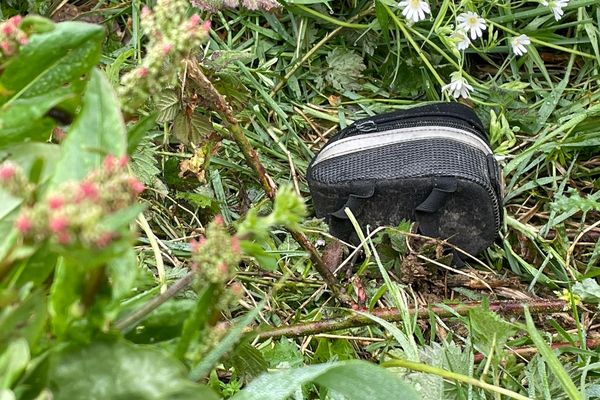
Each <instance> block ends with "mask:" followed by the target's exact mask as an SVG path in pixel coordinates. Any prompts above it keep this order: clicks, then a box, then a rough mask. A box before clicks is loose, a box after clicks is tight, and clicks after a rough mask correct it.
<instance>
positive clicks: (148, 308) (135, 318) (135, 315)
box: [114, 272, 196, 334]
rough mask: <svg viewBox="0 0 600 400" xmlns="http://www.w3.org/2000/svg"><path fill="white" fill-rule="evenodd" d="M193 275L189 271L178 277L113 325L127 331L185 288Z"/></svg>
mask: <svg viewBox="0 0 600 400" xmlns="http://www.w3.org/2000/svg"><path fill="white" fill-rule="evenodd" d="M195 275H196V274H195V273H194V272H190V273H188V274H187V275H185V276H184V277H183V278H180V279H179V280H178V281H177V282H175V283H174V284H173V285H172V286H170V287H169V288H168V289H167V290H165V292H164V293H161V294H160V295H158V296H156V297H154V298H153V299H151V300H150V301H148V302H147V303H145V304H144V305H143V306H141V307H140V308H139V309H137V310H135V311H133V312H132V313H131V314H129V315H126V316H125V317H123V318H122V319H120V320H118V321H116V322H115V323H114V327H115V328H116V329H118V330H120V331H121V333H122V334H126V333H127V332H129V331H130V330H132V329H133V328H135V327H136V326H137V324H139V323H140V322H142V321H143V320H144V319H145V318H146V317H147V316H148V314H150V313H151V312H152V311H154V310H156V309H157V308H158V307H160V306H161V305H162V304H164V303H165V302H166V301H167V300H169V299H171V298H172V297H174V296H175V295H176V294H177V293H179V292H180V291H182V290H183V289H185V288H186V287H187V286H188V285H189V284H190V283H192V281H193V280H194V276H195Z"/></svg>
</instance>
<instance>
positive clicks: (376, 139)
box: [312, 125, 492, 167]
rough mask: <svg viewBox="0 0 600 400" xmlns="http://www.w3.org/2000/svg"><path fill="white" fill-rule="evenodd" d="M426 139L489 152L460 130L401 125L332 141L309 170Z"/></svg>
mask: <svg viewBox="0 0 600 400" xmlns="http://www.w3.org/2000/svg"><path fill="white" fill-rule="evenodd" d="M378 128H379V127H378ZM369 129H372V125H370V126H369ZM426 139H448V140H454V141H457V142H461V143H463V144H466V145H468V146H471V147H474V148H476V149H478V150H480V151H482V152H484V153H485V154H486V155H487V154H492V150H491V149H490V147H489V146H488V145H487V143H486V142H485V141H484V140H482V139H481V138H480V137H479V136H478V135H476V134H475V133H471V132H467V131H465V129H464V128H462V127H461V128H455V127H449V126H431V125H427V126H416V127H406V126H405V125H402V127H400V128H396V129H391V130H390V129H389V128H387V129H385V130H383V131H374V132H373V131H370V132H369V133H364V134H362V135H354V136H350V137H346V138H343V139H339V140H336V141H335V142H333V143H331V144H330V145H329V146H326V147H324V148H323V149H322V150H321V151H320V152H319V154H317V156H316V157H315V159H314V161H313V162H312V166H313V167H314V166H316V165H317V164H319V163H321V162H323V161H325V160H329V159H332V158H337V157H341V156H344V155H347V154H352V153H356V152H359V151H366V150H372V149H376V148H379V147H384V146H389V145H393V144H399V143H405V142H413V141H418V140H426Z"/></svg>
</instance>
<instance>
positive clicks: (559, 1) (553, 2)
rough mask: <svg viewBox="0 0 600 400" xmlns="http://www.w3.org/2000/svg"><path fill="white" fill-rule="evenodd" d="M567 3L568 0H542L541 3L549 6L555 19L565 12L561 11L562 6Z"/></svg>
mask: <svg viewBox="0 0 600 400" xmlns="http://www.w3.org/2000/svg"><path fill="white" fill-rule="evenodd" d="M567 4H569V0H550V1H547V0H542V5H543V6H546V7H550V9H551V10H552V13H553V14H554V19H555V20H557V21H558V20H559V19H561V18H562V16H563V14H564V13H565V12H564V11H563V8H565V7H566V6H567Z"/></svg>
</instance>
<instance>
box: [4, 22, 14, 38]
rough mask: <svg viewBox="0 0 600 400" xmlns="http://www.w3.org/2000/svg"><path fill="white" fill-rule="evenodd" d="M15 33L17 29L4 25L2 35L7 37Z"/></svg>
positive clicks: (7, 24)
mask: <svg viewBox="0 0 600 400" xmlns="http://www.w3.org/2000/svg"><path fill="white" fill-rule="evenodd" d="M14 31H15V27H14V26H12V25H11V24H9V23H4V24H2V33H4V34H5V35H6V36H10V35H12V34H13V32H14Z"/></svg>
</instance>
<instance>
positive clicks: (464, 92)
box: [442, 71, 473, 99]
mask: <svg viewBox="0 0 600 400" xmlns="http://www.w3.org/2000/svg"><path fill="white" fill-rule="evenodd" d="M450 77H451V78H452V80H451V81H450V83H449V84H447V85H444V86H443V87H442V92H448V93H450V95H452V97H454V98H455V99H458V98H460V97H463V98H465V99H468V98H469V91H470V90H473V86H471V85H469V84H468V83H467V80H466V79H465V78H463V76H462V74H461V73H460V72H459V71H456V72H453V73H452V74H450Z"/></svg>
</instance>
